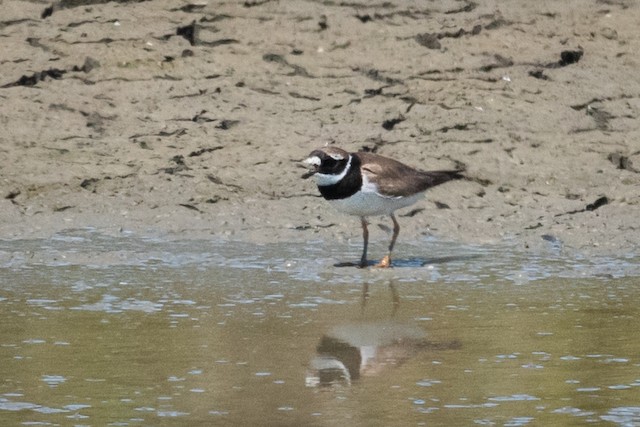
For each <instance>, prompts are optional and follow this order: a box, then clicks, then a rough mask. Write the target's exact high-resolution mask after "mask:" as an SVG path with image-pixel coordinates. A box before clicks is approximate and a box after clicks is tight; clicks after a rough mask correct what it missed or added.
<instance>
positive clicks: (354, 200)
mask: <svg viewBox="0 0 640 427" xmlns="http://www.w3.org/2000/svg"><path fill="white" fill-rule="evenodd" d="M422 195H423V193H418V194H414V195H412V196H409V197H387V196H383V195H381V194H380V193H378V187H377V186H376V185H375V184H374V183H372V182H369V180H368V179H367V177H366V175H365V176H363V181H362V189H361V190H360V191H358V192H357V193H356V194H354V195H353V196H351V197H349V198H346V199H337V200H329V202H330V203H331V204H332V205H333V206H334V207H335V208H336V209H337V210H339V211H340V212H344V213H346V214H349V215H357V216H376V215H390V214H392V213H393V212H394V211H395V210H397V209H400V208H404V207H407V206H411V205H412V204H414V203H415V202H417V201H418V200H420V199H421V198H422Z"/></svg>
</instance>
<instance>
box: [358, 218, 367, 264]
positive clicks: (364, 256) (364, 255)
mask: <svg viewBox="0 0 640 427" xmlns="http://www.w3.org/2000/svg"><path fill="white" fill-rule="evenodd" d="M360 222H361V223H362V238H363V240H364V248H363V249H362V257H361V258H360V268H365V267H366V266H367V247H368V246H369V229H368V228H367V220H366V219H365V217H360Z"/></svg>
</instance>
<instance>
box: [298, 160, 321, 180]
mask: <svg viewBox="0 0 640 427" xmlns="http://www.w3.org/2000/svg"><path fill="white" fill-rule="evenodd" d="M302 163H303V164H304V165H305V166H306V167H308V168H310V170H309V171H307V172H305V173H304V174H303V175H302V176H301V178H302V179H307V178H310V177H312V176H313V175H315V174H316V173H317V172H318V167H319V166H320V159H319V158H318V157H316V156H313V157H309V158H308V159H305V160H303V161H302Z"/></svg>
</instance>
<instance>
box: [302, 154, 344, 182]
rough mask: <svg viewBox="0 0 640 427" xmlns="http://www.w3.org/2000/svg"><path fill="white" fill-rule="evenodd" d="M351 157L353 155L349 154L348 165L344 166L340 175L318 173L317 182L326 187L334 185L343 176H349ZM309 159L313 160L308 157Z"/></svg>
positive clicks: (316, 175)
mask: <svg viewBox="0 0 640 427" xmlns="http://www.w3.org/2000/svg"><path fill="white" fill-rule="evenodd" d="M316 158H317V157H316ZM351 158H352V157H351V155H349V160H348V161H347V165H346V166H345V167H344V169H343V171H342V172H340V173H339V174H338V175H332V174H326V173H316V174H315V177H316V183H317V184H318V186H320V187H326V186H329V185H334V184H337V183H338V182H340V181H341V180H342V178H344V177H345V176H347V172H349V169H351ZM308 160H311V159H308ZM318 160H320V159H318Z"/></svg>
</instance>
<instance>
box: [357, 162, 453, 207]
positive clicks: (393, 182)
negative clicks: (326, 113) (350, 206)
mask: <svg viewBox="0 0 640 427" xmlns="http://www.w3.org/2000/svg"><path fill="white" fill-rule="evenodd" d="M356 155H357V156H358V158H359V159H360V161H361V168H362V171H363V173H365V174H367V175H368V177H369V179H370V180H371V181H374V182H375V184H376V185H377V186H378V191H379V192H380V194H382V195H383V196H388V197H406V196H411V195H413V194H416V193H420V192H422V191H425V190H427V189H429V188H431V187H435V186H436V185H440V184H443V183H445V182H447V181H451V180H454V179H460V178H463V175H462V173H461V172H462V171H459V170H444V171H431V172H424V171H419V170H417V169H414V168H412V167H410V166H407V165H405V164H404V163H400V162H399V161H397V160H394V159H390V158H388V157H383V156H379V155H377V154H372V153H356Z"/></svg>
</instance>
